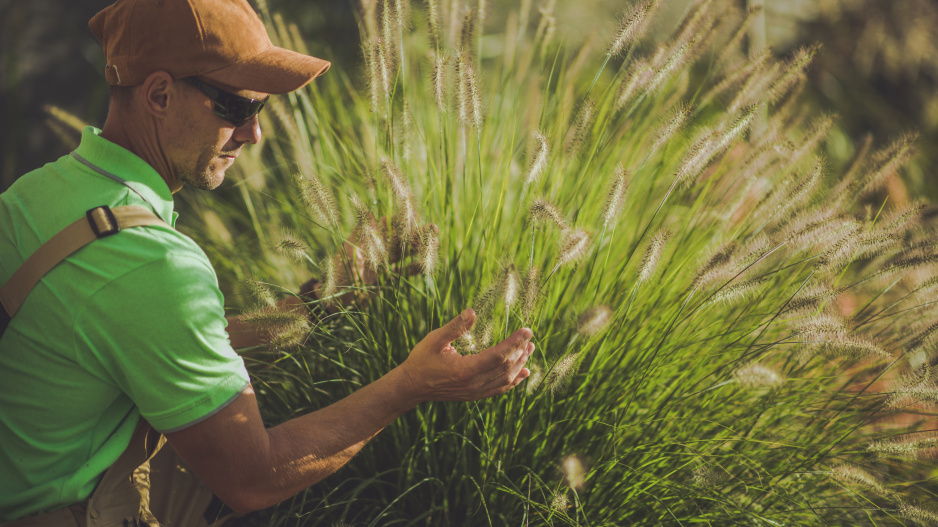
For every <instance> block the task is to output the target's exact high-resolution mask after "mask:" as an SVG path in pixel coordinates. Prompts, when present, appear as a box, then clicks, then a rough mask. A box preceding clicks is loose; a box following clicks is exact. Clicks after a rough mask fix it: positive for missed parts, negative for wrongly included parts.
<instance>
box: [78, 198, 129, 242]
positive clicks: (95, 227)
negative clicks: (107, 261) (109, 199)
mask: <svg viewBox="0 0 938 527" xmlns="http://www.w3.org/2000/svg"><path fill="white" fill-rule="evenodd" d="M85 216H87V217H88V224H89V225H91V230H92V231H94V235H95V236H97V237H98V238H104V237H105V236H110V235H112V234H117V233H118V232H120V230H121V228H120V225H118V224H117V218H115V217H114V213H113V212H111V208H110V207H108V206H107V205H101V206H100V207H95V208H93V209H88V212H86V213H85Z"/></svg>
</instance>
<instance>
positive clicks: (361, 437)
mask: <svg viewBox="0 0 938 527" xmlns="http://www.w3.org/2000/svg"><path fill="white" fill-rule="evenodd" d="M474 321H475V314H474V313H473V312H472V311H471V310H466V312H465V313H464V314H463V316H461V317H457V318H455V319H453V320H452V321H450V322H449V323H448V324H447V325H446V326H444V327H442V328H440V329H437V330H435V331H433V332H431V333H430V334H429V335H427V337H425V338H424V339H423V340H422V341H420V343H418V344H417V346H416V347H414V349H413V350H412V351H411V353H410V355H409V356H408V358H407V360H406V361H404V363H403V364H401V365H400V366H398V367H397V368H394V369H393V370H391V371H390V372H389V373H388V374H386V375H385V376H384V377H381V378H380V379H378V380H377V381H375V382H373V383H371V384H369V385H368V386H365V387H364V388H362V389H360V390H358V391H356V392H355V393H353V394H352V395H349V396H348V397H346V398H345V399H342V400H341V401H339V402H337V403H334V404H332V405H330V406H328V407H326V408H323V409H321V410H318V411H316V412H313V413H310V414H307V415H305V416H302V417H298V418H296V419H293V420H291V421H288V422H286V423H284V424H282V425H279V426H277V427H274V428H271V429H269V430H267V429H265V428H264V425H263V422H262V421H261V417H260V413H259V411H258V408H257V401H256V399H255V397H254V391H253V389H251V388H250V387H249V388H248V389H246V390H245V391H244V392H243V393H242V394H241V395H240V396H238V398H237V399H235V400H234V401H233V402H232V403H230V404H229V405H228V406H226V407H225V408H223V409H222V410H221V411H220V412H218V413H217V414H215V415H213V416H211V417H210V418H208V419H206V420H205V421H202V422H200V423H197V424H195V425H193V426H191V427H189V428H186V429H184V430H182V431H179V432H173V433H170V434H167V437H168V438H169V442H170V443H171V444H172V446H173V447H174V448H175V449H176V450H177V451H178V452H179V454H180V455H181V456H182V457H183V459H185V460H186V463H188V464H189V466H190V468H191V469H192V470H193V471H194V472H195V474H196V475H197V476H198V477H199V478H200V479H201V480H202V481H203V482H204V483H205V484H206V485H208V487H209V488H210V489H211V490H212V491H213V492H214V493H215V494H216V495H217V496H218V497H219V498H221V499H222V501H224V502H225V503H226V504H228V506H229V507H231V508H232V509H234V510H235V511H238V512H249V511H252V510H258V509H262V508H265V507H269V506H271V505H273V504H275V503H278V502H280V501H282V500H284V499H286V498H288V497H290V496H292V495H294V494H296V493H297V492H299V491H300V490H302V489H304V488H306V487H308V486H310V485H313V484H314V483H316V482H318V481H320V480H321V479H323V478H325V477H326V476H328V475H329V474H332V473H333V472H335V471H336V470H337V469H338V468H339V467H341V466H342V465H344V464H345V463H346V462H348V460H349V459H351V458H352V457H353V456H354V455H355V454H356V453H358V451H359V450H361V448H362V447H363V446H364V445H365V443H367V442H368V441H369V440H370V439H371V438H372V437H374V436H375V435H376V434H377V433H378V432H380V431H381V430H382V429H383V428H384V427H385V426H387V425H388V424H389V423H390V422H391V421H393V420H394V419H395V418H397V417H398V416H399V415H401V414H403V413H404V412H406V411H408V410H410V409H411V408H413V407H414V406H416V405H417V404H419V403H420V402H422V401H429V400H435V401H472V400H478V399H483V398H486V397H491V396H494V395H500V394H503V393H505V392H507V391H508V390H510V389H511V388H513V387H515V386H517V385H518V384H519V383H520V382H521V381H522V380H524V379H525V378H526V377H527V376H528V375H529V373H530V372H529V371H528V370H527V368H524V364H525V362H526V361H527V359H528V357H529V356H530V354H531V352H532V351H533V349H534V344H532V343H531V342H530V339H531V336H532V333H531V330H529V329H527V328H522V329H519V330H517V331H515V332H514V333H513V334H512V335H511V336H509V337H508V338H507V339H505V340H504V341H502V342H500V343H498V344H497V345H495V346H493V347H492V348H489V349H487V350H485V351H483V352H481V353H479V354H476V355H468V356H463V355H460V354H459V353H458V352H457V351H456V350H455V349H454V348H453V347H452V345H451V343H452V341H454V340H456V339H457V338H458V337H459V336H460V335H462V334H463V333H465V332H466V331H468V330H469V328H470V327H472V324H473V323H474Z"/></svg>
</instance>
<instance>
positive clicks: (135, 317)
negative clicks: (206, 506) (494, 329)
mask: <svg viewBox="0 0 938 527" xmlns="http://www.w3.org/2000/svg"><path fill="white" fill-rule="evenodd" d="M90 27H91V29H92V31H93V32H94V34H95V35H96V36H97V38H98V39H99V40H100V41H101V43H102V45H103V47H104V52H105V56H106V59H107V64H108V65H107V68H106V77H107V80H108V82H109V83H110V84H111V86H112V100H111V105H110V108H109V113H108V118H107V121H106V122H105V124H104V127H103V129H102V130H96V129H93V128H88V129H86V130H85V131H84V133H83V135H82V141H81V145H80V146H79V147H78V148H77V149H76V150H75V152H73V153H72V154H70V155H68V156H65V157H63V158H61V159H59V160H58V161H56V162H54V163H50V164H48V165H46V166H45V167H43V168H40V169H38V170H35V171H33V172H31V173H29V174H26V175H25V176H23V177H22V178H21V179H20V180H18V181H17V182H16V183H15V184H14V185H13V186H12V187H11V188H10V189H9V190H8V191H7V192H5V193H4V194H2V195H0V283H3V284H8V283H10V281H11V276H13V274H14V272H15V271H17V270H18V269H19V268H20V267H21V266H22V265H23V262H24V261H26V259H27V258H29V257H30V256H31V255H32V254H34V253H36V252H37V251H38V250H39V248H40V247H42V246H43V244H45V243H46V242H47V241H48V240H50V238H52V237H53V236H55V235H56V234H57V233H59V232H60V231H62V230H63V229H64V228H66V227H67V226H69V225H70V224H73V223H78V224H81V225H82V227H83V228H85V229H88V228H89V226H90V229H91V230H93V231H95V233H96V236H101V237H96V239H94V241H91V242H90V243H88V245H87V246H85V247H83V248H81V249H78V250H77V251H76V252H74V253H73V254H71V256H68V257H67V258H65V259H64V260H61V262H59V263H58V264H57V265H55V266H54V267H52V268H51V270H50V271H48V272H47V273H45V274H44V276H42V279H41V280H39V281H38V282H37V283H36V285H35V287H33V288H32V289H31V291H29V292H28V295H27V296H25V299H24V300H22V302H21V303H20V304H18V306H19V309H18V310H16V309H10V306H8V305H7V297H4V298H3V302H4V306H5V307H6V308H7V312H8V314H9V315H11V318H10V320H9V323H8V325H7V327H6V329H5V331H4V332H3V334H2V337H0V522H11V525H56V524H57V525H66V524H67V525H112V524H113V525H134V524H150V525H155V523H154V522H155V520H154V519H153V518H152V516H150V514H149V512H148V510H147V502H148V499H147V496H146V491H145V488H146V471H145V470H144V469H145V468H146V466H147V465H146V463H145V460H146V459H147V458H148V457H149V456H150V455H152V453H153V450H154V448H153V447H154V444H153V442H154V440H155V436H154V435H153V434H151V433H148V427H147V426H146V425H147V424H148V425H151V426H152V428H153V429H155V430H156V431H158V432H161V433H162V434H164V435H165V436H166V438H167V439H168V442H169V444H170V445H171V446H172V448H173V449H174V450H175V451H176V452H178V453H179V454H180V455H181V457H182V458H183V459H184V460H185V462H186V464H187V465H188V467H189V468H190V469H191V471H192V472H194V473H195V474H196V475H197V476H198V478H199V479H200V480H201V481H202V482H204V484H205V485H207V486H208V488H210V489H211V491H212V492H214V494H215V495H217V496H218V497H219V498H220V499H221V500H223V501H224V502H225V503H226V504H227V505H228V506H230V507H231V508H232V509H234V510H235V511H236V512H247V511H252V510H257V509H261V508H264V507H267V506H270V505H272V504H275V503H277V502H279V501H281V500H283V499H285V498H287V497H289V496H292V495H293V494H295V493H297V492H298V491H300V490H301V489H303V488H305V487H308V486H310V485H312V484H314V483H316V482H317V481H319V480H320V479H322V478H324V477H325V476H327V475H329V474H331V473H332V472H334V471H335V470H336V469H338V468H339V467H341V466H342V465H343V464H344V463H346V462H347V461H348V460H349V459H350V458H351V457H352V456H354V455H355V454H356V453H357V452H358V451H359V450H360V449H361V448H362V446H363V445H364V444H365V443H366V442H368V440H370V439H371V438H372V437H374V435H375V434H377V433H378V432H379V431H380V430H381V429H382V428H384V427H385V426H387V425H388V424H389V423H390V422H391V421H393V420H394V419H395V418H396V417H397V416H399V415H401V414H403V413H404V412H406V411H408V410H410V409H411V408H413V407H414V406H416V405H417V404H419V403H420V402H422V401H428V400H440V401H454V400H455V401H469V400H476V399H480V398H485V397H490V396H494V395H498V394H502V393H505V392H506V391H508V390H510V389H511V388H512V387H514V386H516V385H517V384H518V383H520V382H521V381H522V380H523V379H524V378H525V377H527V376H528V374H529V372H528V370H527V369H526V368H524V364H525V362H526V360H527V358H528V356H529V355H530V354H531V352H532V351H533V344H532V343H530V339H531V336H532V334H531V331H530V330H529V329H526V328H522V329H519V330H517V331H515V332H514V333H513V334H512V335H511V336H509V338H508V339H506V340H505V341H503V342H501V343H499V344H498V345H496V346H494V347H493V348H490V349H488V350H486V351H484V352H482V353H479V354H477V355H473V356H461V355H459V354H458V353H456V351H455V350H454V349H453V348H452V346H451V342H452V341H453V340H455V339H456V338H457V337H458V336H460V335H461V334H463V333H464V332H465V331H467V330H468V329H469V328H470V327H471V326H472V324H473V322H474V317H475V315H474V313H472V311H471V310H466V311H465V312H463V313H462V314H461V315H460V316H458V317H456V318H454V319H453V320H452V321H450V322H449V323H448V324H446V325H445V326H444V327H442V328H440V329H437V330H435V331H433V332H432V333H430V334H429V335H427V336H426V337H425V338H424V339H423V340H422V341H421V342H420V343H418V344H417V345H416V347H414V348H413V350H412V351H411V353H410V355H409V356H408V358H407V360H406V361H405V362H404V363H402V364H401V365H399V366H398V367H396V368H394V369H393V370H391V371H390V372H388V373H387V374H386V375H385V376H384V377H382V378H380V379H378V380H377V381H375V382H373V383H372V384H370V385H368V386H366V387H364V388H362V389H361V390H359V391H357V392H355V393H354V394H352V395H351V396H349V397H347V398H345V399H343V400H341V401H339V402H337V403H335V404H333V405H331V406H329V407H326V408H323V409H321V410H319V411H316V412H314V413H311V414H308V415H306V416H303V417H300V418H297V419H295V420H292V421H289V422H287V423H284V424H282V425H279V426H277V427H274V428H272V429H269V430H267V429H265V428H264V426H263V424H262V421H261V417H260V414H259V412H258V409H257V403H256V400H255V394H254V391H253V390H252V388H251V384H250V380H249V378H248V375H247V372H246V370H245V368H244V364H243V362H242V360H241V359H240V357H239V356H238V355H237V354H236V353H235V352H234V350H233V347H232V345H233V344H234V345H235V346H238V347H240V346H245V345H251V344H257V343H258V342H259V337H258V336H257V335H255V334H254V333H253V332H251V331H247V330H245V328H244V327H243V326H241V325H239V324H238V323H237V322H236V321H233V322H232V324H231V325H229V326H227V328H226V320H225V317H224V310H223V298H222V295H221V293H220V292H219V290H218V286H217V280H216V277H215V274H214V271H213V269H212V268H211V265H210V264H209V262H208V260H207V258H206V257H205V254H204V253H203V252H202V251H201V250H200V249H199V248H198V247H197V246H196V245H195V244H194V243H193V242H192V241H191V240H190V239H189V238H187V237H185V236H184V235H182V234H180V233H178V232H177V231H175V229H174V228H173V227H172V225H174V224H175V220H176V213H175V212H174V211H173V200H172V194H173V193H175V192H176V191H178V190H180V189H181V188H183V186H186V185H189V186H193V187H196V188H200V189H212V188H215V187H217V186H218V185H219V184H221V182H222V180H223V179H224V175H225V171H226V170H227V169H228V168H229V167H230V166H231V165H232V164H233V163H234V162H235V159H236V158H237V156H238V154H239V153H240V151H241V149H242V148H243V147H245V145H250V144H256V143H257V142H258V141H259V140H260V137H261V130H260V127H259V125H258V120H257V113H258V112H259V111H260V109H261V108H262V106H263V101H265V100H266V98H267V97H268V94H278V93H285V92H289V91H292V90H295V89H298V88H300V87H302V86H304V85H306V84H307V83H308V82H310V81H311V80H312V79H313V78H315V77H316V76H318V75H320V74H322V73H323V72H325V71H326V69H328V67H329V63H328V62H326V61H323V60H321V59H317V58H315V57H310V56H305V55H301V54H298V53H295V52H292V51H288V50H285V49H282V48H278V47H275V46H272V45H271V43H270V40H269V38H268V36H267V33H266V30H265V29H264V27H263V24H262V23H261V21H260V19H259V18H258V17H257V15H256V14H255V13H254V12H253V11H252V10H251V8H250V6H249V5H248V4H247V3H246V1H245V0H119V1H118V2H117V3H115V4H114V5H112V6H110V7H109V8H107V9H105V10H104V11H102V12H101V13H99V14H98V15H96V16H95V17H94V18H93V19H92V20H91V21H90ZM102 205H106V206H107V207H101V206H102ZM127 205H132V206H138V207H143V208H144V209H145V210H144V212H145V214H144V216H147V217H148V218H150V219H149V220H147V221H149V223H145V224H144V225H145V226H138V227H134V228H126V229H123V230H121V231H120V232H118V233H116V234H114V235H110V236H103V235H102V234H101V233H100V232H98V230H100V229H101V227H100V226H97V227H96V226H95V225H97V223H96V222H98V221H104V222H105V224H108V221H110V220H107V215H108V214H111V212H108V211H117V210H120V208H121V207H123V206H127ZM154 214H155V216H154ZM86 215H87V217H88V219H87V220H85V219H83V218H85V216H86ZM101 218H104V220H101ZM160 220H161V221H160ZM108 232H110V230H108ZM104 234H107V232H106V233H104ZM17 276H19V275H17ZM6 287H7V286H6V285H5V286H4V290H6ZM4 294H5V293H4ZM284 308H303V309H305V307H304V306H302V304H301V303H300V302H299V301H297V300H295V299H291V300H289V301H287V302H286V304H285V305H284ZM128 445H129V446H128ZM128 453H130V454H133V455H138V454H139V459H137V460H135V461H128V460H130V459H132V458H133V456H128ZM133 459H135V458H133ZM128 463H130V465H128ZM141 464H142V465H141ZM125 465H126V466H127V467H129V470H128V472H127V473H125V474H124V473H122V474H118V472H120V470H119V469H121V468H122V467H123V468H127V467H125ZM137 465H141V466H140V467H139V468H138V467H137ZM131 473H132V474H133V478H134V481H135V483H136V484H135V485H129V483H128V482H130V481H131V478H130V477H129V474H131ZM115 474H117V475H115ZM156 477H157V476H156V475H154V480H155V479H156ZM154 483H156V482H154ZM128 489H129V490H128ZM134 491H140V494H139V495H135V494H134ZM128 502H131V503H130V504H129V505H128ZM23 518H25V519H23ZM17 519H21V520H19V521H16V522H13V520H17ZM180 522H182V523H176V524H177V525H180V524H185V525H194V523H191V522H189V521H188V520H180Z"/></svg>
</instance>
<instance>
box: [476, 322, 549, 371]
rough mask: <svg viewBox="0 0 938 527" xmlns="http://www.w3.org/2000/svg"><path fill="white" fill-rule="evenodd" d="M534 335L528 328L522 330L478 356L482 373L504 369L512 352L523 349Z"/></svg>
mask: <svg viewBox="0 0 938 527" xmlns="http://www.w3.org/2000/svg"><path fill="white" fill-rule="evenodd" d="M533 335H534V333H533V332H532V331H531V330H530V329H528V328H521V329H519V330H517V331H515V332H514V333H512V334H511V335H509V336H508V338H507V339H505V340H503V341H501V342H499V343H498V344H496V345H494V346H492V347H491V348H489V349H487V350H485V351H482V352H480V353H479V354H478V355H476V356H475V357H476V360H477V361H478V368H479V371H480V372H485V371H489V370H493V369H496V368H500V367H501V368H503V369H504V366H503V365H504V364H505V362H506V361H507V359H508V356H509V355H511V353H512V352H514V351H517V350H519V349H523V348H524V347H525V345H527V344H528V340H530V338H531V337H532V336H533Z"/></svg>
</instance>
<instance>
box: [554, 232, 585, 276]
mask: <svg viewBox="0 0 938 527" xmlns="http://www.w3.org/2000/svg"><path fill="white" fill-rule="evenodd" d="M589 243H590V235H589V234H588V233H587V232H586V231H583V230H580V229H571V230H568V231H566V232H565V233H564V236H563V239H562V240H561V241H560V254H559V255H558V256H557V266H558V267H559V266H561V265H564V264H568V263H571V262H575V261H577V260H579V259H580V258H582V257H583V256H585V255H586V252H587V250H588V249H589Z"/></svg>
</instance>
